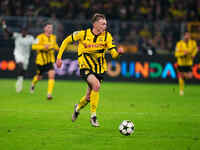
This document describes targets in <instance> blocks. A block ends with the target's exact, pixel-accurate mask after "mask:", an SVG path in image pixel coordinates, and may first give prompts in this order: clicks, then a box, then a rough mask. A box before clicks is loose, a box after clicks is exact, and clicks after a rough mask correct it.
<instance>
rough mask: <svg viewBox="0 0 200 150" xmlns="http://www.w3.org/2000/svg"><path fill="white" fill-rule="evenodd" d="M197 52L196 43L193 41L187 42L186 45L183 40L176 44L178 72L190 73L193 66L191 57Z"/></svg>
mask: <svg viewBox="0 0 200 150" xmlns="http://www.w3.org/2000/svg"><path fill="white" fill-rule="evenodd" d="M197 51H198V47H197V43H196V41H194V40H191V39H190V40H189V41H188V42H187V43H186V42H185V41H183V40H181V41H179V42H177V44H176V51H175V57H176V58H177V64H178V71H180V72H190V71H191V67H192V65H193V57H194V56H196V54H197ZM185 52H187V54H186V55H185Z"/></svg>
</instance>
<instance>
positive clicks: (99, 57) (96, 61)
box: [57, 28, 119, 74]
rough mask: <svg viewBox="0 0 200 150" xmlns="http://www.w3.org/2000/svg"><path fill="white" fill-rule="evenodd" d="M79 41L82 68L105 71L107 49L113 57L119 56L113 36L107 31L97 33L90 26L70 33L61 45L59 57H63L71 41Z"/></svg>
mask: <svg viewBox="0 0 200 150" xmlns="http://www.w3.org/2000/svg"><path fill="white" fill-rule="evenodd" d="M74 41H78V42H79V44H78V62H79V68H80V69H90V70H92V71H93V72H95V73H98V74H99V73H104V72H105V71H106V70H107V62H106V59H105V53H106V51H109V52H110V53H111V55H112V57H113V58H116V57H118V55H119V53H118V52H117V51H116V45H115V44H113V39H112V36H111V34H110V33H109V32H107V31H105V32H103V33H101V34H100V35H95V34H93V33H92V30H91V29H90V28H89V29H87V30H81V31H76V32H74V33H73V34H71V35H69V36H68V37H67V38H66V39H65V40H64V41H63V42H62V45H61V47H60V50H59V53H58V56H57V59H61V57H62V54H63V52H64V50H65V49H66V47H67V45H68V44H69V43H70V42H74Z"/></svg>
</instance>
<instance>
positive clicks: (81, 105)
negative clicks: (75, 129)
mask: <svg viewBox="0 0 200 150" xmlns="http://www.w3.org/2000/svg"><path fill="white" fill-rule="evenodd" d="M90 94H91V88H90V86H89V85H88V88H87V92H86V95H85V96H83V97H82V98H81V99H80V102H79V104H75V108H74V113H73V114H72V121H73V122H74V121H75V120H76V119H77V118H78V115H79V111H80V110H81V109H83V108H84V107H85V106H86V105H87V104H88V103H89V102H90Z"/></svg>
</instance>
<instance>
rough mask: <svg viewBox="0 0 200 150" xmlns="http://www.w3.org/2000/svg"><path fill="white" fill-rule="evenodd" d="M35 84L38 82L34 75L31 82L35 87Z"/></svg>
mask: <svg viewBox="0 0 200 150" xmlns="http://www.w3.org/2000/svg"><path fill="white" fill-rule="evenodd" d="M37 82H38V76H37V75H35V76H34V77H33V80H32V85H33V86H35V85H36V83H37Z"/></svg>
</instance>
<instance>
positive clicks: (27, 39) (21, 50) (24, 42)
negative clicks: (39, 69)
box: [2, 20, 34, 92]
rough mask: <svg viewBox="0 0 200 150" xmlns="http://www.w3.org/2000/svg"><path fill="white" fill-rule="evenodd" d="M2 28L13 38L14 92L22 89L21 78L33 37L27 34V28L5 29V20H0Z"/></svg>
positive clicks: (26, 65) (27, 62)
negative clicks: (15, 30)
mask: <svg viewBox="0 0 200 150" xmlns="http://www.w3.org/2000/svg"><path fill="white" fill-rule="evenodd" d="M2 28H3V30H4V31H5V32H6V33H7V34H8V35H9V37H12V38H13V39H14V40H15V48H14V58H15V62H16V65H17V82H16V92H21V91H22V89H23V80H24V75H25V71H26V70H27V68H28V64H29V57H30V52H31V45H32V44H33V43H34V37H33V36H32V35H30V34H27V31H28V28H27V27H25V26H24V27H22V28H21V32H10V31H8V29H7V25H6V21H5V20H2Z"/></svg>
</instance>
